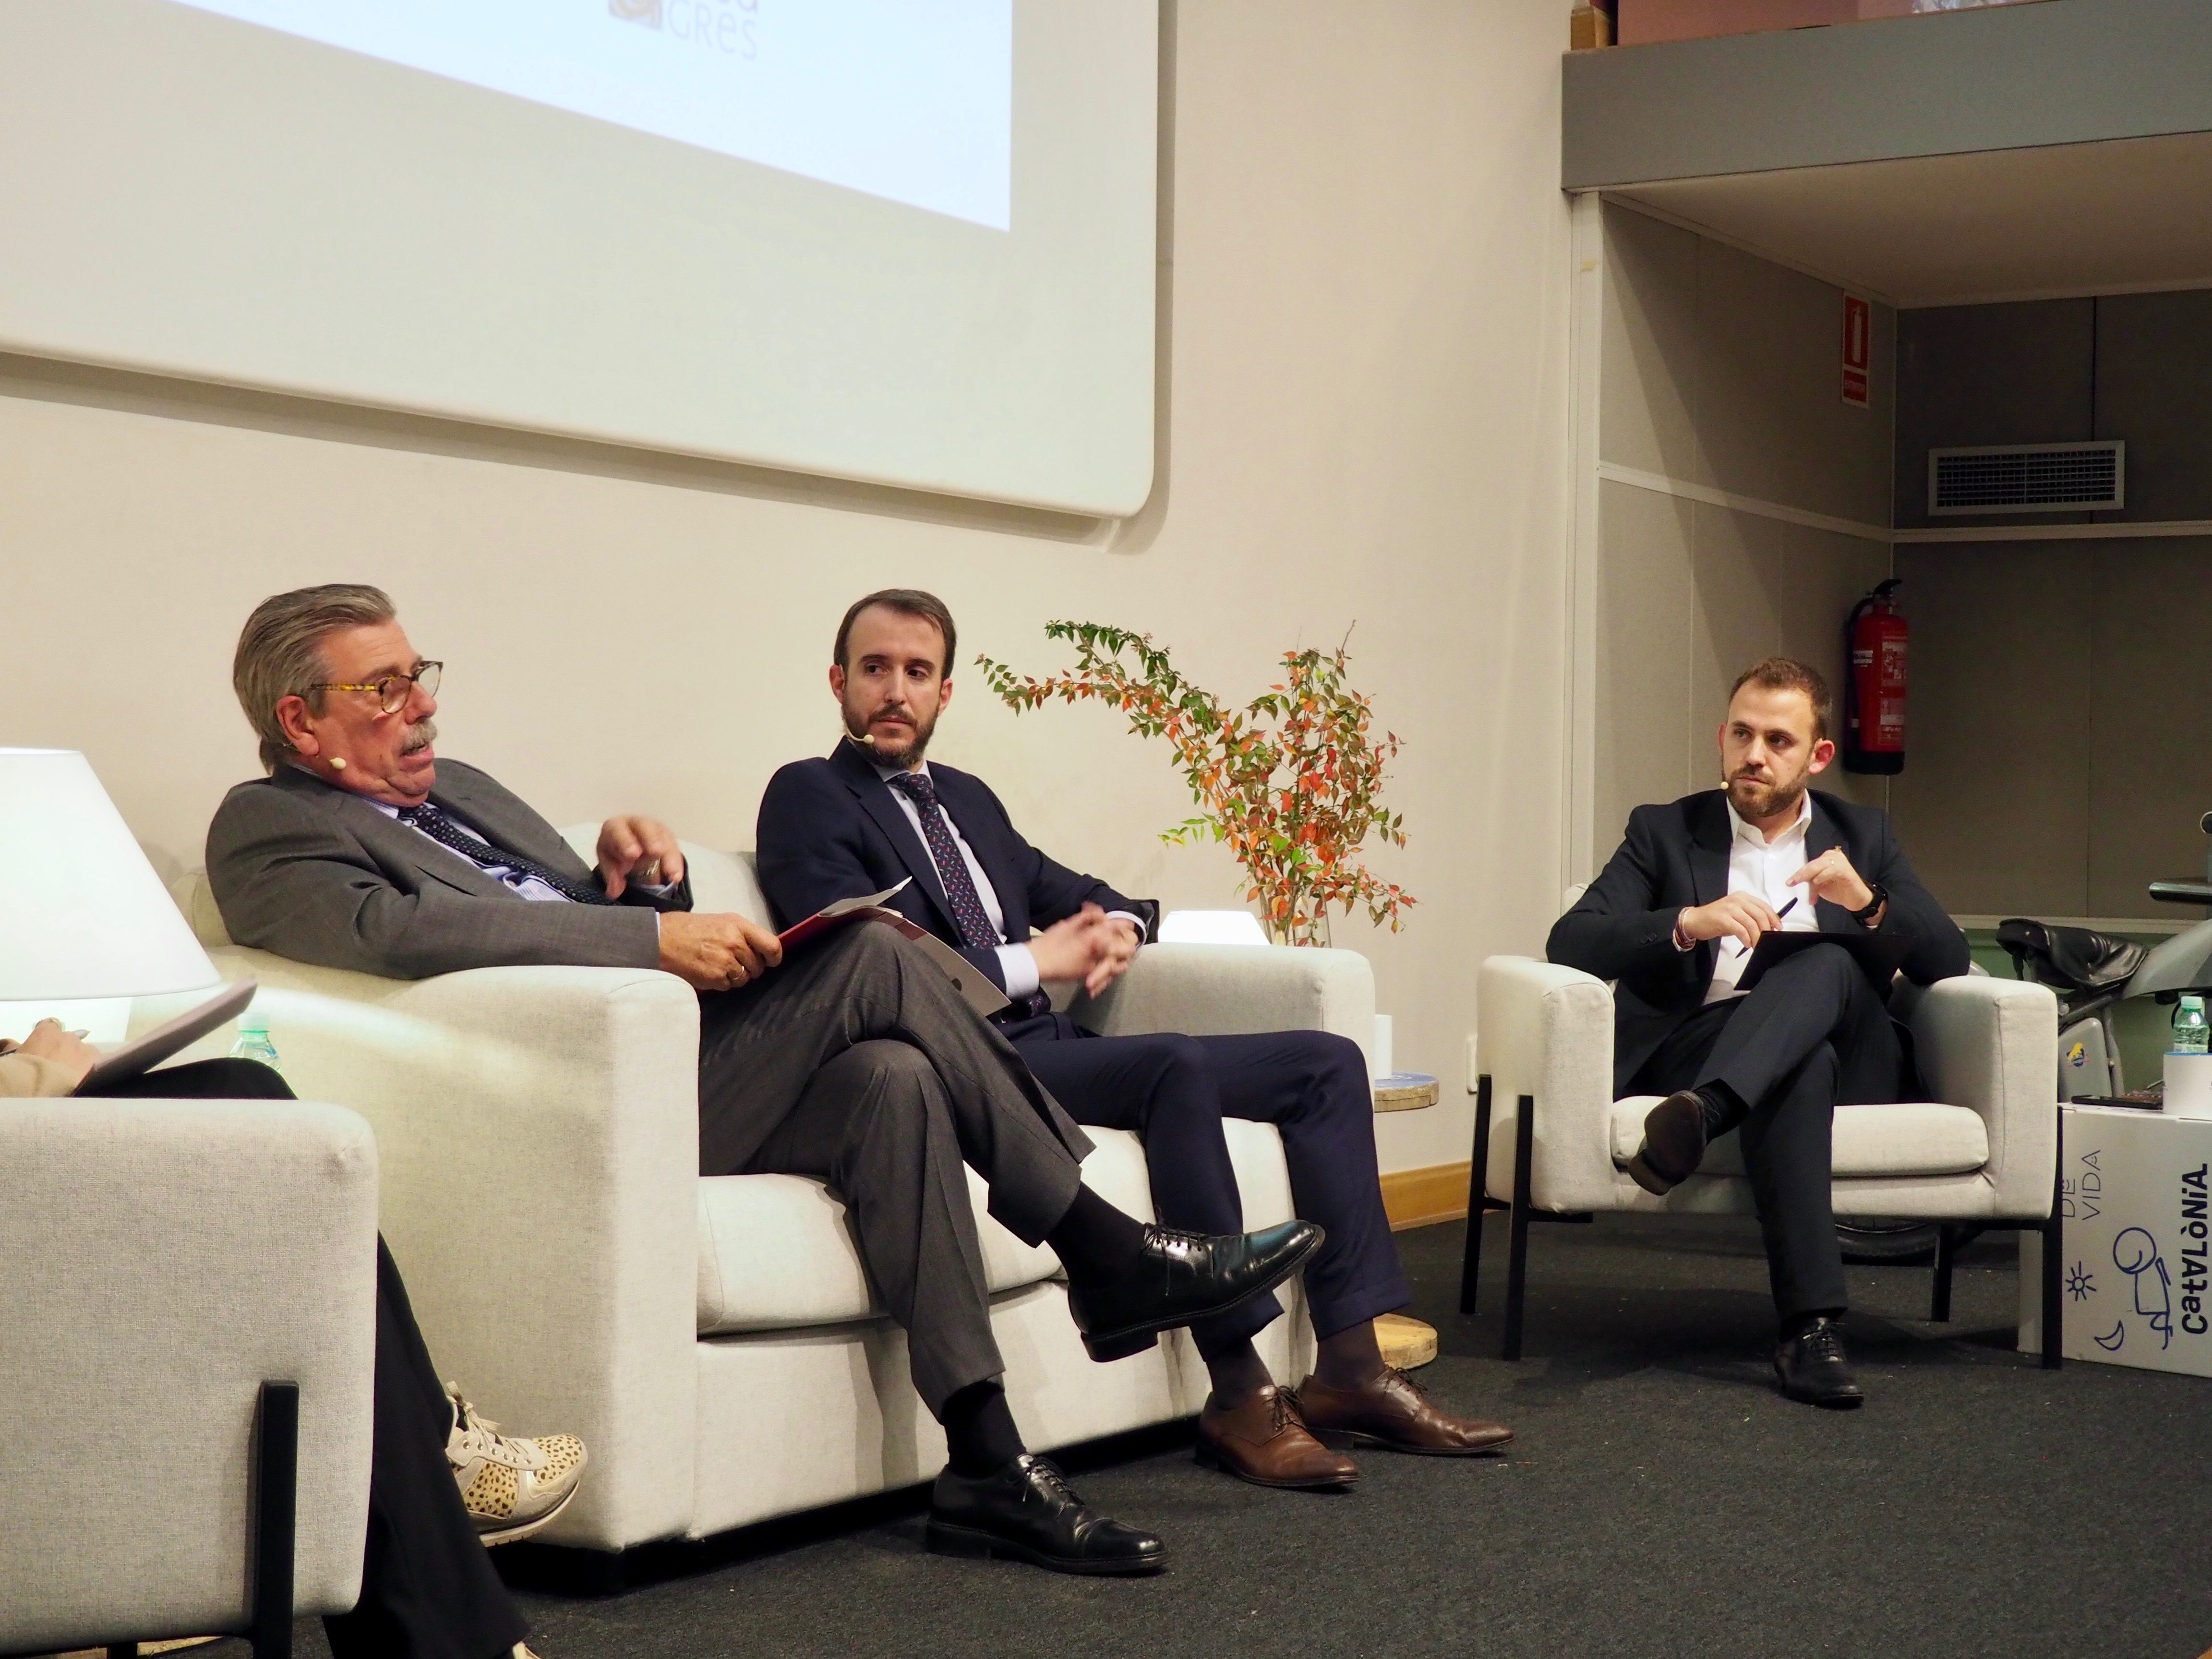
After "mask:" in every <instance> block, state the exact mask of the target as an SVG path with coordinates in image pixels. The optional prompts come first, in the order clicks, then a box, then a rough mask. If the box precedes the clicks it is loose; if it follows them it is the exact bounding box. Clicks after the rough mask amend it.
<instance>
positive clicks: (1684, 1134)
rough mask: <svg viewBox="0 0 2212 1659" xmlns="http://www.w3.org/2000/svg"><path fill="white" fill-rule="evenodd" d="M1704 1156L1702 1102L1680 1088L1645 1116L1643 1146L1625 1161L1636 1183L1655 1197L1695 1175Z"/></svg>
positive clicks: (1703, 1103)
mask: <svg viewBox="0 0 2212 1659" xmlns="http://www.w3.org/2000/svg"><path fill="white" fill-rule="evenodd" d="M1704 1159H1705V1102H1704V1101H1702V1100H1700V1099H1699V1097H1698V1095H1697V1091H1695V1090H1692V1089H1680V1090H1677V1091H1675V1092H1674V1093H1673V1094H1671V1095H1668V1097H1667V1098H1666V1099H1664V1100H1662V1101H1661V1102H1660V1103H1658V1104H1657V1105H1656V1106H1654V1107H1653V1108H1652V1109H1650V1111H1649V1112H1647V1113H1645V1114H1644V1144H1643V1145H1642V1146H1638V1148H1637V1149H1636V1156H1635V1157H1634V1158H1630V1159H1629V1160H1628V1173H1629V1175H1630V1176H1632V1177H1633V1178H1634V1180H1635V1182H1636V1184H1637V1185H1638V1186H1639V1187H1641V1188H1644V1191H1645V1192H1647V1193H1650V1194H1655V1195H1656V1196H1657V1197H1660V1198H1664V1197H1666V1195H1667V1194H1669V1193H1671V1192H1673V1191H1674V1188H1677V1187H1679V1186H1680V1185H1681V1184H1682V1183H1683V1182H1686V1181H1687V1180H1688V1179H1689V1178H1690V1177H1691V1176H1693V1175H1695V1174H1697V1172H1698V1165H1699V1164H1700V1163H1702V1162H1703V1161H1704Z"/></svg>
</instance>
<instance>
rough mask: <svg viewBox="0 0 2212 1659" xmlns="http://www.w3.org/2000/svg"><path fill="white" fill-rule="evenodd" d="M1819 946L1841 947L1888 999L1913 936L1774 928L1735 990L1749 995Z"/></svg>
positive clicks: (1895, 929)
mask: <svg viewBox="0 0 2212 1659" xmlns="http://www.w3.org/2000/svg"><path fill="white" fill-rule="evenodd" d="M1814 945H1842V946H1843V947H1844V950H1846V951H1850V953H1851V956H1852V957H1853V959H1854V960H1856V961H1857V963H1858V965H1859V966H1860V967H1861V968H1862V969H1864V970H1865V972H1866V976H1867V977H1868V978H1869V979H1870V980H1872V981H1874V983H1875V988H1876V989H1877V990H1879V991H1881V993H1882V994H1884V995H1887V994H1888V993H1889V982H1890V981H1891V980H1893V979H1894V978H1896V977H1897V970H1898V969H1899V968H1902V967H1903V966H1904V965H1905V956H1906V955H1907V953H1909V952H1910V951H1911V949H1912V935H1911V934H1910V933H1906V932H1905V930H1904V929H1903V928H1901V927H1893V928H1890V929H1888V930H1887V931H1886V932H1884V933H1868V932H1867V931H1866V930H1865V929H1863V928H1861V929H1859V930H1857V932H1854V933H1784V932H1783V931H1782V930H1781V929H1780V928H1773V929H1771V930H1770V931H1768V932H1766V933H1761V934H1760V935H1759V945H1758V948H1757V949H1755V950H1754V951H1752V953H1751V960H1750V961H1749V962H1747V963H1744V964H1743V976H1742V977H1741V978H1740V979H1738V980H1737V981H1736V982H1735V987H1736V989H1737V990H1739V991H1748V990H1749V989H1751V987H1753V986H1754V985H1756V984H1758V983H1759V979H1760V977H1761V976H1762V975H1765V972H1766V970H1767V969H1770V968H1771V967H1773V966H1774V965H1775V964H1776V963H1781V962H1786V961H1788V960H1789V959H1790V957H1794V956H1796V954H1797V953H1798V952H1799V951H1809V950H1811V949H1812V948H1813V947H1814Z"/></svg>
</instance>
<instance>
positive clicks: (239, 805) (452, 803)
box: [207, 760, 691, 979]
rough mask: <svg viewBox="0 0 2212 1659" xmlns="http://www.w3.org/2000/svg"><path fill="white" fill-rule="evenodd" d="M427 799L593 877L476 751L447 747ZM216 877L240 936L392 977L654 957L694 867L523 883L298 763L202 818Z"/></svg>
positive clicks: (509, 844) (565, 870) (299, 957)
mask: <svg viewBox="0 0 2212 1659" xmlns="http://www.w3.org/2000/svg"><path fill="white" fill-rule="evenodd" d="M430 799H431V800H432V802H433V803H435V805H438V806H440V807H442V808H443V809H444V810H446V811H448V812H450V813H452V814H453V816H454V817H459V818H461V819H463V820H464V821H465V822H466V823H468V825H469V827H470V828H471V829H475V830H476V831H477V833H478V834H480V835H483V836H487V837H488V838H489V840H490V841H491V842H492V844H493V845H494V846H495V847H499V848H504V849H505V850H507V851H508V852H511V853H520V854H522V855H523V856H524V857H526V858H528V859H531V860H534V861H535V862H537V863H538V864H541V865H544V866H545V867H546V868H547V869H549V870H555V871H557V872H560V873H561V874H562V875H563V876H566V877H567V878H568V879H570V880H571V881H575V882H586V883H591V882H597V881H598V876H597V874H596V872H592V871H590V870H587V869H586V868H585V867H584V862H583V860H581V859H580V858H578V857H577V856H576V855H575V854H574V853H573V852H571V851H570V850H569V848H568V842H564V841H562V839H561V836H560V832H559V831H558V830H556V829H554V827H553V826H552V825H551V824H550V823H546V821H545V820H544V818H542V817H538V814H537V813H536V812H534V811H532V810H531V809H530V807H529V806H528V805H526V804H525V803H524V802H523V801H522V800H520V799H518V798H517V797H515V796H514V795H513V794H510V793H508V792H507V790H505V789H502V788H501V787H500V786H499V785H498V784H497V783H495V782H494V781H492V780H491V779H490V778H489V777H488V776H487V775H484V774H483V773H482V772H479V771H477V769H476V768H474V767H473V766H464V765H462V764H461V763H459V761H449V760H441V761H440V762H439V763H438V787H436V788H435V789H433V790H432V791H431V792H430ZM207 867H208V885H209V886H210V888H212V889H213V890H214V891H215V901H216V905H217V907H218V908H220V909H221V910H222V920H223V926H224V927H228V929H229V930H230V936H231V938H232V939H235V940H236V941H237V942H238V943H239V944H240V945H252V946H254V947H256V948H258V949H259V950H264V951H275V952H276V954H277V955H279V956H284V957H292V958H293V959H294V960H295V961H298V962H312V963H319V964H321V965H322V966H324V967H326V968H350V969H355V970H356V971H357V972H360V973H364V974H381V975H384V976H385V977H386V978H387V979H422V978H426V977H428V975H432V974H447V973H453V972H454V971H456V970H458V969H463V968H503V967H510V966H516V965H522V964H529V965H548V964H560V963H567V964H570V965H574V966H576V967H582V968H655V967H658V966H659V963H660V927H659V922H658V921H655V920H654V916H653V913H654V912H655V911H656V910H688V909H690V908H691V890H690V882H689V881H688V880H686V881H684V882H682V883H679V884H678V885H677V887H676V888H675V889H674V890H673V891H671V892H670V893H668V894H665V895H663V896H659V897H656V896H653V895H652V894H648V893H647V892H645V891H644V890H641V889H640V888H637V887H635V886H632V887H630V888H629V889H627V890H625V891H624V892H623V897H622V902H620V903H619V904H612V905H597V904H562V903H555V902H550V901H546V902H538V901H535V900H531V899H526V898H524V897H523V896H521V895H520V894H519V893H517V892H515V891H514V890H513V889H512V888H510V887H508V886H507V885H506V884H504V883H503V882H500V881H496V880H495V879H494V878H491V877H490V876H488V875H486V874H485V873H484V872H483V871H481V870H479V869H477V866H474V865H473V864H471V863H470V862H469V861H468V860H466V859H465V858H463V857H462V856H461V855H460V854H459V853H454V852H451V851H448V850H447V848H443V847H441V846H439V845H438V844H437V843H436V842H433V841H431V840H429V839H428V837H426V836H423V835H422V833H421V832H420V831H419V830H416V829H410V828H409V827H408V826H407V825H405V824H404V823H397V822H395V821H394V820H392V819H391V818H388V817H385V815H384V814H383V813H381V812H380V811H377V810H376V809H375V808H374V806H371V805H369V804H368V802H367V801H365V800H363V799H362V798H361V797H360V796H358V795H356V794H351V793H348V792H347V791H345V790H343V789H334V788H332V787H331V786H330V785H328V784H326V783H325V782H324V781H322V780H321V779H319V778H317V777H314V776H313V775H310V774H308V773H307V772H303V771H301V769H299V768H297V767H295V766H283V767H279V768H278V769H276V775H275V776H273V777H267V778H257V779H255V780H254V781H252V782H251V783H241V784H240V785H239V786H238V787H236V788H235V789H233V790H232V791H231V792H230V793H228V795H226V796H224V797H223V802H222V805H221V806H219V807H217V808H216V815H215V822H214V823H211V824H210V825H209V826H208V840H207Z"/></svg>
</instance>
